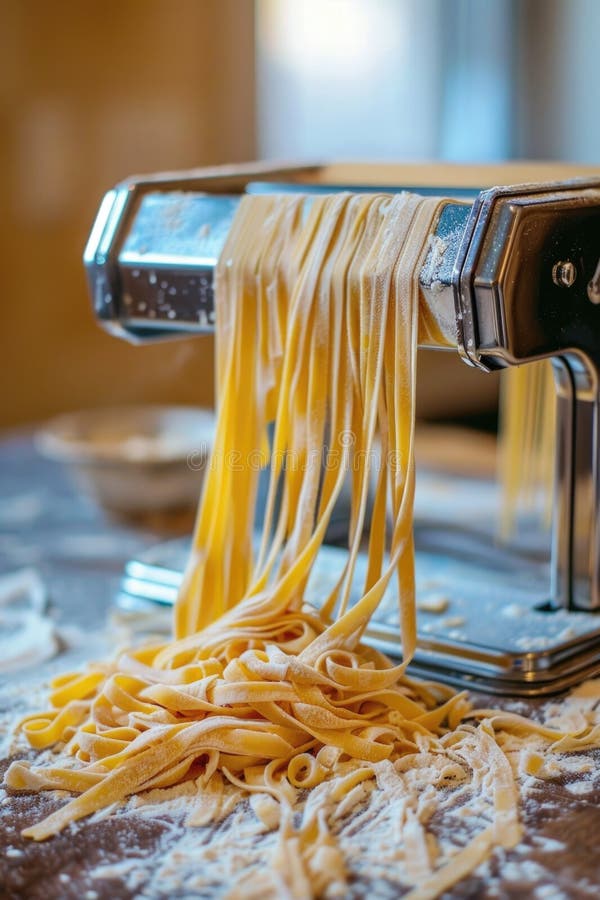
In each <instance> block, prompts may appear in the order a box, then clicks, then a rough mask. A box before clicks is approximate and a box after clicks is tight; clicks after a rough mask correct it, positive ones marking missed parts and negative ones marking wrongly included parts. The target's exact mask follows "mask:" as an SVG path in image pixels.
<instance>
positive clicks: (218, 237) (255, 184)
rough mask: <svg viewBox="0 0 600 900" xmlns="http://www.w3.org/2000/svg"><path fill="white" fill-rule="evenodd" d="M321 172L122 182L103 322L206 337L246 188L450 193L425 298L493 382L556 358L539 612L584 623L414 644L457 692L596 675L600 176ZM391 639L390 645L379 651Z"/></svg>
mask: <svg viewBox="0 0 600 900" xmlns="http://www.w3.org/2000/svg"><path fill="white" fill-rule="evenodd" d="M326 175H327V170H326V169H324V170H322V169H321V168H320V167H318V166H307V167H279V168H274V167H273V166H271V167H269V166H268V165H264V164H258V165H251V166H247V167H244V169H243V170H242V168H241V167H240V168H219V169H213V170H204V171H203V170H197V171H192V172H186V173H169V174H164V175H155V176H150V177H142V178H132V179H129V180H127V181H125V182H123V183H122V184H120V185H118V186H117V187H116V188H115V189H114V190H112V191H110V192H109V193H108V194H107V195H106V196H105V198H104V200H103V201H102V204H101V206H100V209H99V212H98V214H97V217H96V221H95V223H94V226H93V229H92V232H91V235H90V238H89V241H88V244H87V246H86V249H85V254H84V262H85V266H86V270H87V276H88V281H89V286H90V290H91V295H92V299H93V306H94V311H95V314H96V317H97V318H98V320H99V321H100V323H101V324H102V325H103V326H104V327H105V328H106V329H107V330H108V331H110V332H112V333H113V334H116V335H118V336H120V337H123V338H125V339H127V340H129V341H132V342H135V343H143V342H147V341H153V340H157V339H162V338H168V337H174V336H177V335H180V336H181V335H192V334H202V333H210V332H211V331H212V330H213V327H214V321H215V317H214V295H213V275H214V269H215V265H216V262H217V260H218V258H219V254H220V251H221V249H222V247H223V245H224V242H225V239H226V237H227V234H228V231H229V228H230V225H231V222H232V219H233V216H234V214H235V211H236V208H237V205H238V203H239V198H240V195H241V194H242V193H244V192H251V193H261V192H262V193H264V192H270V193H272V192H278V193H282V192H289V191H294V192H299V191H302V192H306V193H308V194H311V193H317V192H321V193H323V192H327V193H331V192H334V191H340V190H348V191H352V192H366V191H376V192H381V193H388V192H398V191H401V190H404V189H406V190H410V191H413V192H415V193H429V194H435V195H436V196H441V197H447V198H448V199H447V202H446V203H445V204H443V206H442V208H441V212H440V214H439V216H438V219H437V222H436V223H435V224H434V232H433V234H432V238H431V241H430V248H429V251H428V254H427V257H426V259H425V263H424V265H423V268H422V270H421V272H420V274H419V284H420V290H421V300H422V302H425V303H426V304H427V306H428V308H429V310H430V311H431V313H432V314H433V316H434V319H435V321H436V322H437V324H438V326H439V330H440V338H439V341H438V343H437V345H436V347H437V348H438V349H454V350H455V351H456V350H458V353H459V354H460V356H461V357H462V359H463V360H464V361H465V362H466V363H467V364H468V365H470V366H474V367H476V368H478V369H481V370H484V371H490V370H494V369H501V368H505V367H508V366H515V365H520V364H522V363H527V362H531V361H535V360H540V359H544V358H550V359H552V362H553V366H554V372H555V384H556V392H557V435H556V447H555V488H554V505H553V522H552V546H551V560H550V572H551V577H550V588H549V593H548V594H547V596H546V597H545V601H546V602H545V606H544V604H540V603H538V604H537V606H536V609H537V610H538V612H539V609H540V608H542V607H543V608H545V609H546V610H558V611H559V612H561V611H562V612H565V611H568V612H569V613H570V614H571V613H572V614H574V616H575V619H570V621H580V620H581V621H584V620H585V622H588V623H589V624H588V625H587V626H586V627H585V628H583V630H582V633H581V634H579V633H576V634H575V635H574V636H572V637H571V636H567V637H565V636H564V635H563V638H562V639H561V641H557V640H552V639H551V638H549V641H548V643H547V644H546V645H545V646H543V647H537V649H536V650H535V652H532V651H531V650H525V651H524V652H522V653H518V652H516V651H515V648H514V647H510V648H507V647H506V646H500V647H492V646H489V645H487V644H486V645H485V646H486V647H487V650H489V653H487V655H486V652H483V653H480V652H479V650H480V649H481V646H484V645H483V644H482V643H481V641H488V644H489V636H488V637H483V638H481V641H479V645H481V646H479V649H477V650H475V651H474V649H473V648H474V644H475V645H477V644H478V639H475V641H474V642H473V640H471V639H469V636H467V639H465V640H455V641H454V642H452V641H450V644H455V645H456V646H453V648H451V649H450V650H448V648H446V650H442V651H440V650H439V641H437V643H436V641H435V640H433V639H431V640H430V639H429V638H428V637H427V636H426V635H420V644H422V645H423V646H425V645H426V644H428V642H429V643H432V641H433V644H435V645H436V646H435V647H434V648H433V649H431V652H430V658H429V659H428V661H427V665H426V666H425V664H423V665H424V666H425V667H426V668H427V671H428V672H429V673H431V672H433V673H434V674H437V675H440V676H442V677H443V676H445V677H447V679H448V680H455V681H457V682H460V683H465V681H469V679H471V680H472V681H475V683H478V679H481V683H483V684H485V685H486V686H487V687H490V686H491V687H492V689H498V690H500V689H502V686H503V685H504V689H510V686H511V685H512V689H513V690H514V689H515V685H516V686H517V688H518V689H519V691H520V692H522V693H523V692H524V693H535V692H544V691H546V690H550V689H556V688H557V687H560V686H564V684H566V680H565V679H568V678H571V677H580V674H579V673H580V670H582V669H583V668H584V667H587V670H589V669H590V666H592V665H593V659H595V655H594V653H593V647H594V646H596V647H597V646H598V644H599V643H600V616H598V617H595V616H592V615H587V614H588V613H593V612H596V611H600V517H599V515H598V511H599V510H600V442H599V439H600V408H599V396H600V395H599V372H600V284H599V278H600V274H599V273H600V178H599V179H574V180H570V181H564V182H559V183H548V184H535V185H530V184H527V185H520V186H508V187H496V188H491V189H489V190H484V191H481V192H476V191H473V190H467V189H462V190H457V189H448V188H444V187H439V188H438V187H436V188H435V189H431V188H418V187H412V186H411V187H406V188H403V187H399V186H391V187H390V186H381V185H379V184H376V185H369V184H362V185H355V184H338V183H323V178H326ZM549 617H550V613H549V612H548V613H546V618H549ZM535 627H537V626H535ZM555 637H556V636H555ZM386 640H387V639H386V638H385V637H381V636H380V644H381V645H386ZM387 643H389V641H388V642H387ZM443 643H444V642H443V641H442V644H443ZM559 645H560V646H559ZM586 654H587V656H586ZM441 657H444V659H445V661H441ZM446 657H451V659H452V662H451V664H448V662H447V659H446ZM459 658H460V659H461V660H463V662H465V660H467V659H468V658H470V659H471V661H470V663H468V664H467V663H465V664H464V665H462V664H461V663H459V662H458V659H459ZM575 659H576V660H577V662H573V660H575ZM565 661H568V662H565ZM417 666H418V660H417ZM457 666H458V668H459V669H461V672H459V673H458V674H457V673H456V672H454V669H453V667H457ZM565 666H566V668H567V669H569V672H568V673H567V672H566V671H565ZM599 667H600V663H599ZM498 683H501V684H500V686H498Z"/></svg>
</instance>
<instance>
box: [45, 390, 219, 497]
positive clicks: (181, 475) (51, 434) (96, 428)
mask: <svg viewBox="0 0 600 900" xmlns="http://www.w3.org/2000/svg"><path fill="white" fill-rule="evenodd" d="M214 431H215V417H214V413H213V412H212V411H211V410H207V409H199V408H195V407H191V406H190V407H186V406H119V407H114V408H112V407H109V408H100V409H91V410H84V411H81V412H74V413H67V414H65V415H62V416H59V417H57V418H56V419H52V420H51V421H50V422H48V423H47V424H46V425H45V427H44V428H43V429H42V430H41V431H40V432H38V434H37V435H36V445H37V448H38V450H39V451H40V452H41V453H42V454H43V455H44V456H47V457H49V458H51V459H54V460H57V461H60V462H63V463H65V464H67V465H68V466H69V467H70V469H71V471H72V473H73V475H74V477H75V479H76V481H77V484H78V485H79V487H80V488H81V489H82V490H83V491H84V492H85V493H86V494H88V495H89V496H91V497H92V498H93V499H94V500H96V501H97V502H98V503H100V504H101V505H102V506H104V507H106V508H107V509H110V510H113V511H115V512H121V513H146V512H154V511H162V510H168V509H183V508H185V507H190V506H195V505H196V503H197V502H198V497H199V495H200V488H201V485H202V478H203V470H204V468H205V466H206V462H207V459H208V456H209V453H210V450H211V448H212V444H213V440H214Z"/></svg>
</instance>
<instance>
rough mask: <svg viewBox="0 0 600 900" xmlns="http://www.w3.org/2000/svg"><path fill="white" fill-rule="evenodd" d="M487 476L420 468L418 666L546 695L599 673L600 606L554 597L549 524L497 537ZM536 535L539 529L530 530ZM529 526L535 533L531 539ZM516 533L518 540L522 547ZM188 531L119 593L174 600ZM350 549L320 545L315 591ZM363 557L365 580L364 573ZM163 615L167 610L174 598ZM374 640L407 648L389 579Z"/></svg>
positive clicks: (135, 569)
mask: <svg viewBox="0 0 600 900" xmlns="http://www.w3.org/2000/svg"><path fill="white" fill-rule="evenodd" d="M498 499H499V490H498V488H497V486H496V485H495V484H493V483H491V482H489V481H484V480H479V479H472V478H457V477H452V478H450V477H448V476H446V475H440V474H435V473H431V472H423V473H421V472H419V477H418V487H417V498H416V504H415V540H416V545H417V556H416V571H417V628H418V650H417V653H416V655H415V658H414V661H413V663H412V664H411V667H410V671H411V672H412V673H413V674H415V675H419V676H421V677H426V678H434V679H436V680H440V681H445V682H448V683H450V684H453V685H455V686H457V687H469V688H473V689H480V690H483V691H486V692H491V693H496V694H510V695H518V696H538V695H544V694H551V693H555V692H557V691H560V690H563V689H566V688H568V687H570V686H571V685H573V684H576V683H577V682H579V681H581V680H582V679H583V678H586V677H590V676H591V675H594V674H597V673H600V653H599V652H598V648H599V647H600V618H599V617H598V615H597V614H594V613H587V612H572V611H567V610H564V609H554V608H552V607H551V605H550V604H549V602H548V601H549V597H550V566H549V548H548V547H547V546H544V544H547V543H548V540H549V538H548V536H547V535H546V536H545V537H544V535H540V534H539V532H536V531H535V530H532V529H531V528H529V527H527V528H525V529H523V534H521V535H519V536H518V541H515V542H514V544H513V546H500V545H499V544H498V542H497V540H496V535H495V530H496V529H495V521H497V519H496V517H495V516H494V512H493V511H494V510H495V509H497V504H498ZM532 535H533V537H532ZM525 536H528V543H526V542H525V540H524V539H525ZM517 544H518V547H517ZM188 552H189V539H184V540H181V539H179V540H175V541H169V542H167V543H164V544H160V545H158V546H157V547H155V548H152V549H151V550H149V551H146V553H144V554H141V555H140V556H139V557H138V558H137V559H132V560H130V562H129V563H128V564H127V566H126V569H125V573H124V577H123V580H122V584H121V591H120V593H119V595H118V597H117V604H118V606H119V607H121V608H122V609H126V610H136V609H147V608H150V609H155V610H156V609H157V608H159V607H161V606H162V607H163V608H165V607H166V608H168V607H170V606H172V604H173V602H174V600H175V597H176V594H177V588H178V586H179V584H180V582H181V573H182V570H183V567H184V565H185V561H186V559H187V554H188ZM344 559H345V551H344V550H343V549H342V548H340V547H336V546H332V545H325V546H323V548H322V550H321V552H320V555H319V558H318V560H317V563H316V565H315V568H314V570H313V574H312V576H311V580H310V582H309V585H308V593H307V599H308V600H310V601H312V602H314V603H315V604H316V605H318V602H319V598H323V597H324V596H326V595H327V592H328V590H329V589H330V588H331V587H332V585H333V584H334V582H335V580H336V576H337V574H338V573H339V572H340V571H341V568H342V566H343V563H344ZM364 572H365V558H364V557H360V558H359V563H358V567H357V577H356V588H357V592H358V591H359V590H360V585H361V583H362V580H363V579H364ZM165 612H166V615H165V627H168V626H169V624H170V610H168V609H166V610H165ZM367 634H368V642H369V643H371V644H372V645H373V646H376V647H378V648H379V649H381V650H383V651H385V652H386V653H388V654H390V655H391V656H392V657H396V658H397V657H398V656H399V651H400V643H399V617H398V600H397V594H396V593H395V590H394V589H392V588H391V589H390V590H389V591H388V593H387V594H386V597H385V598H384V601H383V603H382V605H381V606H380V608H379V610H378V611H377V613H376V614H375V616H374V618H373V621H372V623H371V626H370V628H369V631H368V633H367Z"/></svg>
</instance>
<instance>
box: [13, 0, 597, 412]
mask: <svg viewBox="0 0 600 900" xmlns="http://www.w3.org/2000/svg"><path fill="white" fill-rule="evenodd" d="M598 34H600V2H598V0H256V2H253V0H103V2H102V3H100V2H97V0H85V2H77V0H73V2H69V0H53V2H48V0H0V163H1V165H0V188H1V197H2V201H1V202H2V216H1V217H0V248H1V250H0V253H1V259H2V286H3V291H2V299H1V301H0V384H1V386H2V388H1V390H2V394H1V397H2V399H1V402H0V426H7V425H14V424H18V423H24V422H28V421H33V420H39V419H40V418H42V417H44V416H48V415H50V414H53V413H56V412H59V411H61V410H66V409H73V408H77V407H85V406H93V405H98V404H110V403H122V402H126V401H140V400H146V401H154V402H161V401H171V402H188V403H203V404H208V403H210V402H211V399H212V364H213V361H212V345H211V342H210V341H209V340H196V341H189V340H188V341H179V342H173V343H169V344H165V345H162V346H155V347H143V348H134V347H130V346H128V345H125V344H123V343H122V342H120V341H117V340H115V339H114V338H112V337H109V336H108V335H105V334H104V333H102V332H101V331H100V329H99V328H98V326H97V325H96V324H95V322H94V320H93V318H92V315H91V312H90V308H89V302H88V298H87V292H86V287H85V281H84V276H83V268H82V265H81V252H82V248H83V245H84V243H85V240H86V237H87V233H88V231H89V228H90V225H91V222H92V219H93V216H94V213H95V211H96V209H97V206H98V203H99V200H100V198H101V196H102V193H103V192H104V191H105V190H106V189H108V188H109V187H111V186H112V185H113V184H114V183H116V182H117V181H119V180H120V179H122V178H124V177H126V176H127V175H130V174H132V173H135V172H149V171H154V170H165V169H174V168H188V167H193V166H201V165H207V164H213V163H224V162H235V161H241V160H247V159H252V158H256V157H257V156H261V157H265V158H275V157H279V158H282V157H286V158H293V159H301V158H311V159H319V158H331V157H337V158H346V159H347V158H354V159H357V158H361V157H362V158H368V159H397V160H409V159H410V160H417V161H418V160H432V159H440V160H455V161H466V162H473V161H497V160H504V159H511V158H524V157H536V158H539V159H559V158H562V159H564V160H572V161H575V162H587V163H591V164H594V165H597V164H598V163H600V116H598V110H599V109H600V77H598V68H597V60H598V46H597V40H598Z"/></svg>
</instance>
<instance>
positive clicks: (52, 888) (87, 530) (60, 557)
mask: <svg viewBox="0 0 600 900" xmlns="http://www.w3.org/2000/svg"><path fill="white" fill-rule="evenodd" d="M167 525H169V523H167ZM181 527H182V522H181V521H180V520H178V521H177V522H171V523H170V527H166V525H165V523H164V522H163V523H160V524H159V523H156V522H155V523H151V524H150V525H148V523H147V522H146V523H145V524H144V525H143V526H142V525H139V524H138V525H134V524H124V523H123V522H115V521H114V520H111V519H109V518H107V517H106V516H105V515H104V514H103V513H102V512H101V511H99V510H98V509H97V508H96V507H95V506H93V505H92V504H91V503H90V502H88V501H86V500H85V499H84V498H83V497H81V496H80V495H79V494H78V493H77V492H76V490H75V489H74V488H73V486H72V485H71V483H70V481H69V479H68V477H67V476H66V474H65V472H64V471H63V470H62V469H61V468H60V467H58V466H57V465H55V464H53V463H50V462H47V461H45V460H43V459H41V458H40V457H39V456H38V455H37V454H36V452H35V450H34V448H33V445H32V442H31V440H30V439H29V437H27V436H26V435H25V436H16V437H15V436H11V437H7V438H5V439H4V440H3V441H2V442H0V576H6V575H7V574H9V573H14V572H22V571H23V570H28V571H29V572H30V573H31V572H33V573H35V577H37V578H38V579H39V583H41V584H42V585H43V588H44V590H45V591H47V593H48V597H49V611H48V618H49V619H50V621H51V623H52V628H53V631H54V633H55V635H56V636H57V640H58V652H57V654H56V655H55V656H54V657H53V658H51V659H47V660H45V661H40V662H38V663H36V664H35V666H33V667H29V668H25V669H22V670H20V671H19V672H18V673H16V674H10V673H5V674H0V741H2V740H3V741H4V744H5V747H7V746H9V744H10V736H9V730H10V729H11V728H12V726H13V724H14V722H15V721H16V719H17V718H18V716H19V715H21V714H22V713H23V712H25V711H29V710H30V709H35V708H36V704H39V703H43V702H44V696H43V689H42V687H41V686H42V683H43V682H47V680H48V678H49V677H50V676H51V675H52V674H55V673H57V672H59V671H62V670H65V669H73V668H74V667H76V666H78V665H81V664H82V663H83V662H84V661H85V660H86V659H89V658H98V657H99V656H102V655H103V654H106V653H108V652H110V645H111V642H114V633H112V634H108V633H107V632H106V628H105V626H106V622H107V615H108V613H109V610H110V607H111V604H112V600H113V597H114V596H115V592H116V590H117V587H118V584H119V580H120V577H121V574H122V570H123V566H124V563H125V562H126V560H127V559H129V558H130V557H131V556H134V555H136V554H138V553H139V552H140V551H141V550H143V549H144V548H146V547H150V546H152V545H153V544H154V543H155V542H156V541H157V540H163V539H165V538H166V537H169V536H172V535H173V533H174V532H177V531H180V530H181ZM483 702H484V703H489V704H490V705H491V704H492V703H493V704H494V705H501V704H500V702H499V700H498V698H494V700H491V699H490V698H488V699H487V700H486V699H483ZM551 702H554V701H545V703H546V704H548V703H551ZM502 704H503V705H506V706H508V707H509V708H510V709H512V710H514V711H518V712H528V711H531V710H534V709H535V706H536V704H535V703H532V702H527V703H525V702H523V701H518V702H517V701H502ZM538 705H539V704H538ZM19 753H20V754H21V753H22V750H20V751H19ZM586 759H587V761H588V764H587V765H584V766H581V765H579V766H578V765H577V764H576V763H577V760H576V759H574V765H573V766H572V767H571V770H570V771H565V770H564V769H563V770H562V771H561V772H560V773H557V775H556V777H554V778H550V779H549V780H546V781H543V782H540V781H538V782H535V783H533V782H532V783H531V785H530V786H529V788H528V790H527V792H526V793H525V794H524V795H523V805H522V815H523V820H524V822H525V824H526V826H527V835H526V838H525V840H524V841H523V842H522V844H521V845H520V846H519V847H517V848H516V849H515V850H514V851H511V852H504V851H502V852H497V853H496V854H495V855H494V857H493V859H492V860H491V862H489V863H488V864H486V866H485V867H484V868H483V869H482V870H480V871H478V872H477V873H476V874H475V875H473V876H471V877H469V878H468V879H466V880H465V881H463V882H462V883H461V884H460V885H458V886H457V887H456V888H455V889H454V890H453V891H452V892H451V894H448V895H447V896H452V897H456V898H458V897H464V898H467V897H468V898H475V897H498V898H508V897H514V898H522V897H533V898H537V900H561V898H591V897H594V898H595V897H598V896H600V851H599V850H598V841H597V837H598V833H599V832H600V763H598V760H597V754H595V753H592V754H588V756H587V757H586ZM6 765H7V762H6V760H4V761H3V762H2V763H0V772H3V771H4V769H5V768H6ZM61 802H62V801H61V800H60V799H59V798H57V797H50V796H48V795H42V796H37V795H14V796H8V795H6V793H5V792H4V791H2V790H0V897H1V898H11V900H13V898H14V900H17V898H19V900H26V898H32V900H34V898H35V900H37V898H40V900H41V898H61V900H62V898H65V900H69V898H78V900H81V898H85V900H100V898H107V900H108V898H110V900H120V898H123V900H124V898H133V897H148V898H149V897H186V898H187V897H189V898H191V897H220V896H223V895H224V894H223V890H222V885H221V886H219V884H218V883H213V884H212V886H211V887H209V888H207V887H206V883H204V886H203V887H198V889H194V888H193V887H192V886H191V885H192V882H191V881H188V882H187V885H186V886H185V887H184V886H183V884H179V886H178V882H177V881H176V879H175V880H174V875H173V872H174V871H175V872H177V871H180V870H181V867H182V866H185V865H186V864H187V865H188V866H189V864H190V859H191V860H192V861H193V858H194V855H193V854H194V848H193V847H191V843H192V842H193V841H198V842H199V845H200V844H201V845H202V847H203V848H204V850H205V849H206V845H207V842H209V841H210V840H211V836H210V833H208V832H207V831H206V829H193V830H190V829H189V828H186V827H185V826H184V825H183V821H182V816H181V803H182V801H181V799H180V800H177V802H175V801H173V802H172V803H171V805H170V807H164V808H162V809H158V808H157V807H156V806H152V805H151V804H150V805H149V806H147V807H144V808H143V809H141V810H139V809H138V810H137V812H136V810H133V811H132V810H131V809H130V810H129V811H128V812H127V813H125V812H118V813H117V815H115V816H114V817H112V818H110V819H107V818H106V817H103V816H96V817H94V821H92V822H84V823H80V824H78V825H76V826H74V827H72V828H70V829H68V830H67V831H65V832H64V833H63V834H61V835H59V836H58V837H56V838H53V839H52V840H50V841H47V842H45V843H43V844H35V843H32V842H28V841H25V840H23V839H22V838H21V837H20V829H21V828H22V827H24V826H26V825H28V824H30V823H31V822H33V821H35V820H38V819H40V818H41V817H42V816H43V815H44V814H47V813H48V812H50V811H51V810H52V809H55V808H57V807H58V806H59V805H61ZM203 852H204V851H203ZM186 860H187V863H186ZM367 894H369V896H371V897H372V898H373V900H375V898H379V897H381V898H387V897H389V898H393V897H397V896H399V895H400V894H399V891H398V888H397V886H396V885H395V884H394V881H393V872H390V877H389V879H382V878H381V876H379V877H378V878H377V879H376V880H374V881H373V882H372V883H371V882H370V881H369V880H368V878H366V877H360V878H358V879H357V880H356V882H355V884H354V885H353V887H352V891H351V893H349V894H348V896H349V897H353V898H359V897H364V896H366V895H367Z"/></svg>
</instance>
